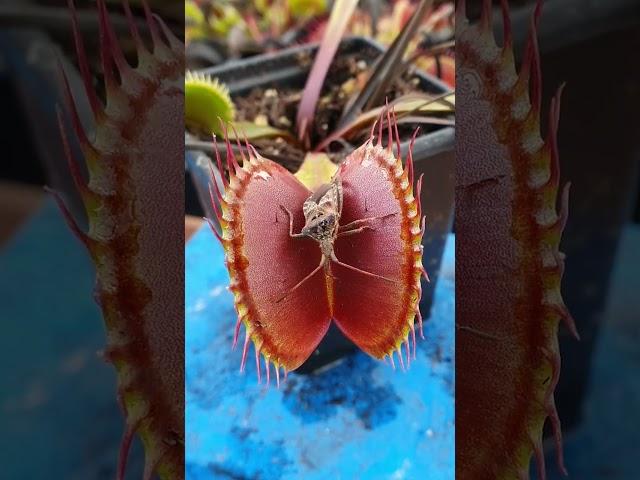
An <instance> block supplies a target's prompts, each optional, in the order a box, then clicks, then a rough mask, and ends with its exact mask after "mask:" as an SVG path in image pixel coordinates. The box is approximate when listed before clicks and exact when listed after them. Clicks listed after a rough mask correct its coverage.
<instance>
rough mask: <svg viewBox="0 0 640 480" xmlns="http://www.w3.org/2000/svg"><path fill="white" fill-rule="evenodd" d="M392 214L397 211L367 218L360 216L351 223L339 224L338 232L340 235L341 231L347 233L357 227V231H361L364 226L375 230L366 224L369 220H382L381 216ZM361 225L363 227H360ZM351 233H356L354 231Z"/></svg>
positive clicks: (387, 216)
mask: <svg viewBox="0 0 640 480" xmlns="http://www.w3.org/2000/svg"><path fill="white" fill-rule="evenodd" d="M394 215H397V212H395V213H387V214H386V215H380V216H378V217H368V218H361V219H359V220H354V221H353V222H351V223H347V224H346V225H341V226H340V227H339V228H338V234H339V235H341V234H343V233H345V234H346V233H349V232H350V231H352V230H356V229H359V230H358V231H360V232H361V231H362V230H364V229H366V228H368V229H370V230H375V228H374V227H373V226H371V225H368V223H369V222H373V221H375V220H382V219H383V218H389V217H392V216H394ZM361 227H363V228H361ZM353 233H356V232H355V231H354V232H353Z"/></svg>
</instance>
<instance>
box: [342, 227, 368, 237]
mask: <svg viewBox="0 0 640 480" xmlns="http://www.w3.org/2000/svg"><path fill="white" fill-rule="evenodd" d="M365 230H375V228H374V227H372V226H371V225H364V226H362V227H360V228H354V229H353V230H346V231H344V232H340V231H339V232H338V237H345V236H347V235H353V234H354V233H360V232H363V231H365Z"/></svg>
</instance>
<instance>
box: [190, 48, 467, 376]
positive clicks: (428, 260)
mask: <svg viewBox="0 0 640 480" xmlns="http://www.w3.org/2000/svg"><path fill="white" fill-rule="evenodd" d="M316 50H317V45H304V46H300V47H295V48H291V49H287V50H282V51H279V52H277V53H273V54H267V55H261V56H257V57H252V58H249V59H246V60H240V61H234V62H229V63H227V64H224V65H222V66H218V67H214V68H211V69H207V70H203V71H202V72H203V73H206V74H208V75H211V76H212V77H214V78H218V79H219V80H220V81H222V82H224V83H225V84H226V85H227V86H228V87H229V90H230V92H231V95H232V97H234V98H237V97H242V96H244V95H247V94H248V93H249V92H250V91H251V90H253V89H255V88H289V89H290V88H300V89H301V90H302V88H303V87H304V84H305V81H306V78H307V75H308V73H309V70H310V67H311V62H310V61H309V59H310V58H313V55H314V54H315V52H316ZM382 52H383V49H382V47H380V46H379V45H378V44H376V43H374V42H372V41H371V40H368V39H365V38H361V37H351V38H347V39H345V40H344V41H343V42H342V43H341V44H340V47H339V50H338V53H337V55H336V57H337V58H338V57H340V56H341V55H353V54H355V55H357V57H358V59H359V60H360V59H361V60H364V61H365V62H367V63H368V64H371V63H372V62H373V61H375V60H376V59H377V58H378V57H379V56H380V55H381V53H382ZM301 59H306V61H301ZM416 77H417V78H418V79H419V87H420V88H421V89H422V90H423V91H424V92H426V93H431V94H441V93H445V92H447V91H449V88H448V87H447V86H446V85H445V84H443V83H442V82H441V81H440V80H438V79H436V78H434V77H431V76H429V75H426V74H423V73H417V74H416ZM454 139H455V136H454V129H453V128H451V127H446V128H439V129H437V130H435V131H432V132H430V133H428V134H425V135H422V136H420V137H418V138H417V139H416V142H415V145H414V150H413V155H414V161H415V167H416V173H417V175H419V174H421V173H424V174H425V176H424V183H423V187H422V205H423V210H424V214H425V215H426V216H427V231H426V233H425V236H424V240H423V245H424V256H423V262H424V265H425V268H426V269H427V271H428V272H429V276H430V278H431V283H428V284H427V283H425V284H423V293H422V301H421V303H420V308H421V311H422V312H423V316H424V318H425V319H426V318H428V316H429V312H430V310H431V303H432V297H433V291H434V288H435V285H436V282H437V279H438V274H439V268H440V262H441V259H442V253H443V249H444V245H445V241H446V238H447V235H448V234H449V233H450V232H451V226H452V222H453V201H454V180H455V177H454V160H455V156H454V152H453V150H454ZM408 148H409V144H408V141H407V142H404V143H403V144H402V147H401V149H402V152H403V158H406V154H407V152H408ZM198 157H200V160H198ZM206 163H207V162H206V161H203V159H202V153H200V154H198V153H196V152H191V155H188V157H187V165H188V168H189V170H190V172H191V174H192V178H193V180H194V185H195V188H196V190H197V191H198V196H199V197H200V198H201V200H202V203H203V208H204V210H205V211H207V207H206V204H207V202H208V198H209V197H208V190H207V188H208V187H207V182H208V179H209V176H208V170H206V168H207V166H206ZM416 178H417V177H416ZM353 351H355V346H354V345H353V344H352V343H351V342H350V341H349V340H348V339H346V338H345V337H344V336H343V335H342V334H341V333H340V332H339V331H338V329H337V328H336V327H335V326H333V325H332V327H331V329H330V331H329V333H328V334H327V336H326V337H325V339H324V340H323V341H322V343H321V344H320V345H319V347H318V349H317V350H316V352H315V354H314V355H312V357H311V358H310V359H309V360H307V362H306V363H305V364H304V365H303V366H302V367H300V369H299V371H300V372H302V373H304V372H312V371H315V370H317V369H318V368H321V367H324V366H326V365H327V364H329V363H331V362H333V361H335V360H337V359H339V358H340V357H342V356H344V355H346V354H348V353H350V352H353Z"/></svg>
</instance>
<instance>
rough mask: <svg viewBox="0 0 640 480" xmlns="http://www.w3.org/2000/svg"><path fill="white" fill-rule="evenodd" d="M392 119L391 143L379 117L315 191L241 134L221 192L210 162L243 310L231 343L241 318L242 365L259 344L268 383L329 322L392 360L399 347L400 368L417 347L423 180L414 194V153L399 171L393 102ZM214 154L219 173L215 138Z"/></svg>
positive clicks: (312, 344) (296, 360) (223, 239)
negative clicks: (385, 139) (385, 137)
mask: <svg viewBox="0 0 640 480" xmlns="http://www.w3.org/2000/svg"><path fill="white" fill-rule="evenodd" d="M386 117H387V122H386V123H387V133H388V143H387V146H386V147H383V146H382V143H381V142H382V136H383V128H382V127H383V125H382V124H383V117H382V116H381V118H380V119H379V121H378V127H379V130H378V135H377V141H374V128H372V129H371V135H370V138H369V139H368V140H367V141H366V142H365V143H364V144H363V145H362V146H360V147H359V148H358V149H356V150H355V151H354V152H353V153H351V154H350V155H349V156H347V158H346V159H345V160H344V161H343V162H342V163H341V164H340V166H339V167H338V171H337V172H336V174H335V175H334V176H333V177H332V178H324V179H323V181H324V182H325V183H324V185H323V186H321V187H320V188H319V189H318V190H316V191H315V192H312V191H311V190H310V189H309V188H307V186H305V185H304V184H303V183H301V182H300V181H299V180H298V179H297V178H296V177H295V176H294V175H293V174H292V173H291V172H289V171H288V170H286V169H285V168H284V167H282V166H281V165H279V164H277V163H275V162H273V161H271V160H268V159H266V158H264V157H262V156H261V155H260V154H259V153H258V152H257V151H256V150H255V149H254V148H253V147H252V146H251V145H249V143H248V142H246V143H245V149H243V148H242V147H241V145H240V144H239V142H238V149H239V151H240V155H241V157H242V165H240V164H239V163H238V160H239V158H238V157H237V156H236V155H235V154H234V152H233V149H232V147H231V143H230V141H229V138H228V136H227V135H226V131H225V143H226V161H227V169H228V171H229V179H228V180H227V179H226V177H224V176H223V191H221V190H220V188H219V187H218V182H217V179H216V175H215V174H214V170H213V167H212V169H211V171H212V187H211V205H212V206H213V208H214V210H215V212H216V219H217V221H218V224H219V225H220V226H221V228H222V231H221V233H219V232H218V231H217V228H218V227H217V225H216V224H214V223H213V222H212V221H210V225H211V229H212V231H213V233H214V234H215V236H216V237H217V238H218V240H219V241H220V243H221V244H222V246H223V247H224V250H225V263H226V265H227V269H228V271H229V276H230V290H231V292H232V293H233V295H234V299H235V307H236V311H237V314H238V320H237V324H236V328H235V334H234V346H235V345H236V344H237V341H238V336H239V333H240V327H241V324H244V326H245V340H244V345H243V351H242V363H241V367H240V369H241V371H242V370H244V365H245V362H246V359H247V355H248V350H249V343H250V341H252V342H253V345H254V350H255V361H256V370H257V374H258V379H259V381H260V379H261V365H260V356H262V357H263V360H264V366H265V370H266V378H267V383H268V382H269V380H270V376H271V373H270V367H271V365H273V367H274V370H275V373H276V382H277V385H278V386H279V385H280V370H281V369H282V370H283V371H284V373H285V375H286V374H287V373H288V372H289V371H291V370H295V369H296V368H298V367H299V366H300V365H302V364H303V363H304V361H305V360H306V359H307V358H309V356H310V355H311V354H312V353H313V351H314V350H315V349H316V347H317V345H318V344H319V343H320V341H321V340H322V338H323V337H324V336H325V334H326V333H327V330H328V329H329V326H330V324H331V322H332V321H335V323H336V324H337V326H338V327H339V328H340V330H341V331H342V332H343V333H344V334H345V335H346V336H347V337H348V338H350V339H351V340H352V341H353V342H354V343H355V344H356V345H358V347H360V348H361V349H362V350H364V351H365V352H367V353H368V354H370V355H372V356H373V357H375V358H378V359H384V358H386V357H389V359H390V362H391V364H392V365H395V363H394V353H397V355H398V360H399V362H400V365H401V366H402V368H403V369H404V368H405V365H406V367H408V366H409V364H410V362H411V346H413V355H414V356H415V351H416V345H415V343H416V338H415V327H414V319H415V318H416V317H417V319H418V322H419V328H420V332H421V333H422V317H421V315H420V309H419V301H420V296H421V293H422V289H421V284H420V277H421V276H422V275H423V274H424V275H425V276H426V272H425V270H424V267H423V266H422V243H421V240H422V236H423V234H424V217H422V209H421V205H420V201H419V198H420V195H419V192H420V186H421V184H422V177H421V178H420V179H418V182H417V190H416V196H415V197H414V168H413V160H412V156H411V151H409V155H408V158H407V161H406V168H403V166H402V160H401V158H400V157H399V156H400V137H399V135H398V130H397V125H396V123H395V114H393V116H392V115H391V114H390V112H389V110H388V109H387V110H386ZM374 127H375V125H374ZM236 136H237V135H236ZM394 140H395V145H394ZM394 147H395V148H397V154H394V153H393V149H394ZM245 150H246V153H245ZM216 162H217V167H218V171H219V172H223V171H224V169H223V166H222V160H221V156H220V152H219V151H218V149H217V143H216ZM218 205H220V206H219V207H218ZM303 206H304V208H303ZM318 210H319V211H320V212H319V213H318V215H317V216H316V211H318ZM303 227H304V228H303ZM301 230H302V233H303V234H302V235H300V234H298V235H296V234H295V233H294V232H300V231H301ZM306 231H309V233H305V232H306ZM307 235H308V236H310V237H312V238H313V239H315V240H317V241H318V242H319V245H318V244H317V243H316V242H315V241H313V240H312V239H310V238H305V237H306V236H307ZM410 339H411V343H410ZM403 346H404V351H403V348H402V347H403Z"/></svg>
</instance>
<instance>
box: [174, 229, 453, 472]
mask: <svg viewBox="0 0 640 480" xmlns="http://www.w3.org/2000/svg"><path fill="white" fill-rule="evenodd" d="M185 265H186V274H185V306H186V307H185V308H186V315H185V322H186V323H185V331H186V339H185V340H186V350H185V351H186V360H185V370H186V402H187V405H186V425H185V430H186V460H187V465H186V472H187V478H188V479H189V480H199V479H212V478H215V479H225V478H233V479H252V480H258V479H260V480H279V479H282V480H290V479H305V480H319V479H331V480H340V479H349V480H351V479H363V480H364V479H367V480H369V479H372V480H373V479H376V480H377V479H425V478H428V479H430V480H445V479H446V480H450V479H453V478H454V452H455V449H454V445H455V435H454V430H455V426H454V336H455V332H454V318H455V312H454V306H455V301H454V273H453V272H454V270H455V268H454V240H453V237H451V239H450V241H449V242H448V245H447V248H446V251H445V259H444V263H443V267H442V274H441V278H440V279H439V281H438V285H437V288H436V293H435V301H434V306H433V311H432V315H431V318H430V319H429V320H428V322H427V323H426V324H425V337H426V340H422V341H421V340H418V350H417V360H416V361H414V362H413V363H412V365H411V369H410V370H409V372H406V373H404V372H401V371H400V370H398V371H394V370H392V368H391V367H390V366H389V365H387V364H385V363H382V362H379V361H377V360H374V359H372V358H370V357H369V356H367V355H366V354H364V353H356V354H354V355H352V356H350V357H348V358H346V359H344V360H343V361H342V362H340V363H338V364H337V365H336V366H335V367H333V368H330V369H328V370H325V371H323V372H322V373H318V374H314V375H300V374H296V373H295V372H293V373H291V374H289V378H288V380H287V382H286V383H284V384H283V385H282V386H281V389H280V390H277V389H276V388H275V386H274V385H273V383H272V386H271V388H269V389H267V388H265V387H264V385H258V384H257V380H256V371H255V364H254V363H253V362H252V361H249V362H248V365H247V371H246V373H245V374H240V373H239V372H238V367H239V364H240V357H241V351H240V350H241V349H236V350H235V351H232V350H231V341H232V335H233V327H234V324H235V319H236V316H235V311H234V308H233V298H232V295H231V293H229V292H228V291H227V290H226V286H227V284H228V275H227V271H226V269H225V267H224V263H223V252H222V249H221V247H220V246H219V244H218V243H217V242H216V240H215V239H214V237H213V235H212V234H211V232H210V231H209V229H208V228H206V229H201V230H200V231H199V232H198V233H197V234H196V235H195V236H194V237H193V238H192V240H191V241H190V242H189V244H188V246H187V249H186V253H185ZM250 357H251V354H250ZM263 368H264V367H263ZM263 373H264V371H263Z"/></svg>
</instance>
